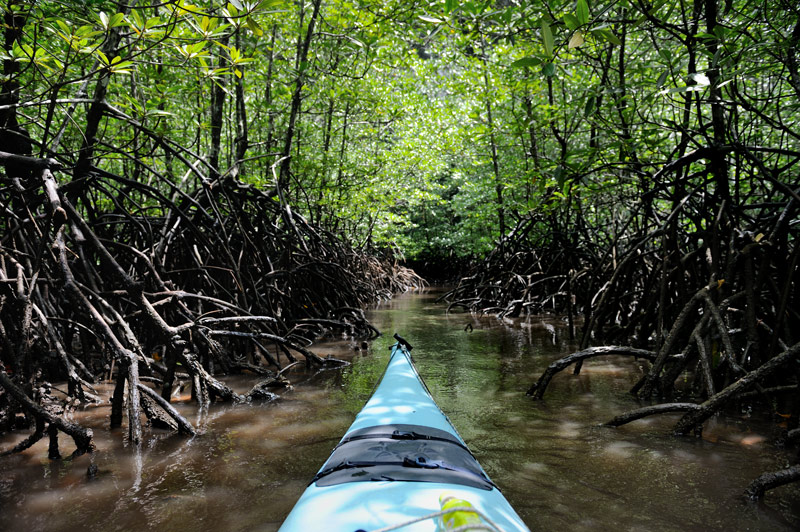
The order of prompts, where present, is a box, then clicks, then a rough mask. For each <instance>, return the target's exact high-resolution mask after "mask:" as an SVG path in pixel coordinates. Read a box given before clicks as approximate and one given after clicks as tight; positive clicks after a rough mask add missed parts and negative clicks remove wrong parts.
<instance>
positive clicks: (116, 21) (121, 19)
mask: <svg viewBox="0 0 800 532" xmlns="http://www.w3.org/2000/svg"><path fill="white" fill-rule="evenodd" d="M123 24H125V13H116V14H114V15H111V18H110V19H108V25H109V26H110V27H112V28H116V27H117V26H122V25H123Z"/></svg>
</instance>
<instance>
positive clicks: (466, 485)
mask: <svg viewBox="0 0 800 532" xmlns="http://www.w3.org/2000/svg"><path fill="white" fill-rule="evenodd" d="M395 338H396V339H397V340H398V342H397V343H396V344H395V345H394V346H393V347H392V355H391V358H390V359H389V364H388V366H387V368H386V372H385V373H384V375H383V377H382V379H381V382H380V384H379V385H378V387H377V388H376V389H375V392H374V393H373V394H372V397H371V398H370V400H369V401H367V404H366V405H365V406H364V408H363V409H362V410H361V412H360V413H359V414H358V416H356V419H355V421H354V422H353V424H352V425H351V426H350V428H349V429H348V430H347V432H346V433H345V435H344V437H343V438H342V440H341V441H340V442H339V444H338V445H337V446H336V447H335V448H334V449H333V452H332V453H331V456H330V458H328V460H327V461H326V462H325V464H324V465H323V466H322V468H321V469H320V470H319V472H318V473H317V475H316V476H315V477H314V479H313V480H312V481H311V484H310V485H309V486H308V488H306V490H305V492H303V495H302V496H301V497H300V500H298V501H297V504H296V505H295V506H294V508H293V509H292V511H291V513H289V516H288V517H287V518H286V520H285V521H284V523H283V525H282V526H281V528H280V531H279V532H294V531H303V532H309V531H331V532H334V531H337V532H338V531H341V532H375V531H379V530H380V531H388V530H400V531H402V532H423V531H426V532H434V531H437V532H440V531H444V530H453V529H458V530H494V531H502V532H516V531H527V530H528V527H527V526H525V523H523V522H522V520H521V519H520V518H519V516H518V515H517V514H516V512H515V511H514V509H513V508H511V505H510V504H509V503H508V501H507V500H506V498H505V497H504V496H503V494H502V493H500V491H499V490H498V489H497V486H495V485H494V484H493V483H492V481H491V480H489V477H488V476H487V475H486V472H485V471H484V470H483V468H481V466H480V465H479V464H478V462H477V460H476V459H475V457H474V456H473V455H472V453H471V452H470V451H469V449H468V448H467V445H466V443H464V441H463V440H462V439H461V437H460V436H459V435H458V433H457V432H456V429H455V428H454V427H453V425H452V424H451V423H450V420H449V419H448V418H447V416H445V415H444V413H443V412H442V411H441V410H440V409H439V407H438V406H437V405H436V403H435V402H434V400H433V398H432V397H431V395H430V393H429V392H428V389H427V387H426V386H425V384H424V382H423V381H422V379H421V378H420V376H419V374H418V373H417V369H416V368H415V367H414V363H413V361H412V360H411V354H410V350H411V346H410V345H408V343H407V342H406V341H405V340H403V339H402V338H400V337H399V336H397V335H395Z"/></svg>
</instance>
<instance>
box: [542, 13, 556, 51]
mask: <svg viewBox="0 0 800 532" xmlns="http://www.w3.org/2000/svg"><path fill="white" fill-rule="evenodd" d="M542 42H543V43H544V53H545V55H547V57H553V32H552V31H551V30H550V24H548V23H547V21H546V20H545V19H542Z"/></svg>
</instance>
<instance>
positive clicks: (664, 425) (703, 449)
mask: <svg viewBox="0 0 800 532" xmlns="http://www.w3.org/2000/svg"><path fill="white" fill-rule="evenodd" d="M436 295H438V294H426V295H423V296H419V295H405V296H401V297H399V298H397V299H396V300H395V301H392V302H388V303H384V304H383V305H382V306H381V308H379V309H378V310H376V311H373V312H372V313H371V319H372V320H373V322H374V323H375V325H376V326H377V327H378V328H379V329H381V330H382V331H383V332H384V333H385V334H384V336H383V337H382V338H380V339H378V340H376V341H375V342H373V343H372V345H371V347H370V348H369V349H368V350H366V351H362V350H361V349H360V343H357V342H350V341H346V340H338V341H331V342H326V343H325V344H321V345H319V346H317V347H316V351H317V352H318V353H319V354H321V355H323V356H327V355H332V356H335V357H337V358H345V359H349V360H350V359H351V360H353V361H354V364H353V365H352V366H350V367H347V368H343V369H339V370H335V371H325V372H321V373H319V374H312V373H305V370H304V369H302V368H298V370H297V371H294V372H291V373H289V375H288V377H289V379H290V380H291V381H292V382H293V384H294V390H293V391H291V392H283V394H282V395H283V397H282V399H281V400H279V401H278V402H276V403H272V404H254V405H239V406H231V405H212V406H211V407H210V408H209V409H208V410H207V411H201V410H198V409H197V408H196V406H194V405H193V404H191V403H188V402H187V403H179V404H177V405H176V406H177V407H178V408H179V410H180V411H181V413H182V414H184V415H185V416H187V418H189V419H190V420H191V421H192V422H193V423H196V424H197V425H198V426H199V427H201V428H202V431H203V432H202V434H200V435H198V436H197V437H195V438H192V439H187V438H183V437H178V436H174V435H171V434H169V433H166V432H162V431H152V430H150V429H148V430H147V431H146V438H145V441H144V443H143V444H142V446H141V450H140V451H138V452H136V451H134V450H133V449H132V448H131V447H129V446H128V445H127V443H126V441H125V437H124V430H114V431H109V430H108V428H107V425H108V416H109V414H110V409H109V407H108V405H104V406H100V407H93V408H88V409H86V410H83V411H80V412H77V413H76V414H75V419H76V421H79V422H80V423H83V424H85V425H87V426H90V427H92V428H93V429H94V431H95V437H96V441H97V447H98V451H97V452H96V453H94V455H93V456H82V457H79V458H76V459H74V460H68V459H65V460H58V461H54V462H50V461H49V460H47V442H46V441H42V442H40V443H38V444H37V445H36V446H34V447H33V448H32V449H29V450H28V451H26V452H24V453H22V454H19V455H16V456H11V457H7V458H3V459H0V529H1V530H9V531H11V530H13V531H16V530H46V531H71V530H85V531H95V530H96V531H116V530H120V531H121V530H158V531H173V530H174V531H201V530H203V531H206V530H214V531H246V530H247V531H249V530H258V531H261V530H263V531H274V530H277V528H278V527H279V526H280V523H281V522H282V520H283V518H284V517H285V516H286V514H288V512H289V510H290V509H291V508H292V506H293V505H294V503H295V502H296V500H297V498H298V497H299V496H300V494H301V493H302V491H303V489H305V486H306V484H307V483H308V481H309V480H310V479H311V478H312V477H313V475H314V474H315V473H316V471H317V469H318V468H319V467H320V466H321V465H322V463H323V462H324V461H325V459H326V458H327V457H328V455H329V453H330V451H331V449H332V448H333V446H334V445H335V444H336V443H337V442H338V440H339V439H340V438H341V436H342V434H343V433H344V432H345V430H346V429H347V427H348V426H349V425H350V423H352V421H353V419H354V417H355V415H356V414H357V413H358V411H359V410H360V409H361V407H362V406H363V405H364V402H365V401H366V400H367V399H368V398H369V396H370V394H371V392H372V390H373V388H374V387H375V385H376V383H377V381H378V379H379V378H380V376H381V374H382V372H383V369H384V367H385V364H386V362H387V360H388V357H389V345H390V344H391V341H392V340H391V335H392V333H394V332H399V333H400V334H402V335H403V336H404V337H406V338H407V339H408V340H409V341H410V342H411V343H412V344H413V345H414V346H415V349H414V351H413V352H412V354H413V356H414V358H415V360H416V362H417V366H418V369H419V371H420V374H421V375H422V376H423V378H424V379H425V380H426V383H427V384H428V387H429V388H430V390H431V393H432V394H433V396H434V398H435V399H436V400H437V402H438V403H439V405H440V406H441V407H442V409H443V410H444V411H445V412H446V413H447V414H448V415H449V416H450V418H451V420H452V422H453V424H454V425H455V427H456V428H457V429H458V431H459V433H460V434H461V436H462V438H464V440H465V441H466V442H467V444H468V445H469V446H470V448H471V449H472V450H473V452H474V453H475V455H476V456H477V458H478V460H479V461H480V463H481V465H483V467H484V469H485V470H486V471H487V473H488V474H489V476H490V477H491V478H492V480H494V481H495V483H497V484H498V485H499V486H500V487H501V489H502V490H503V492H504V493H505V495H506V497H507V498H508V499H509V500H510V502H511V503H512V505H513V506H514V507H515V508H516V509H517V511H518V512H519V513H520V515H521V516H522V518H523V519H524V520H525V521H526V522H527V524H528V525H529V526H530V527H531V529H532V530H570V531H573V530H576V531H593V530H631V531H633V530H636V531H638V530H642V531H672V530H720V531H725V532H729V531H731V530H765V531H766V530H770V531H772V530H793V529H796V528H797V527H800V502H799V501H800V496H799V495H800V489H798V488H797V487H786V488H780V489H778V490H775V491H774V492H770V493H769V494H768V496H767V502H766V503H765V504H760V505H754V504H749V503H746V502H744V500H743V499H742V491H743V490H744V487H745V486H746V485H747V484H748V483H749V482H750V481H751V480H752V479H754V478H755V477H756V476H758V475H759V474H760V473H762V472H764V471H771V470H775V469H779V468H781V467H783V465H784V464H786V463H788V460H789V456H788V455H786V454H785V452H784V451H782V450H780V449H777V448H776V447H775V446H774V444H773V443H772V441H773V440H774V438H775V436H776V435H777V430H776V427H775V426H774V425H773V424H772V423H770V422H769V421H767V420H759V419H755V418H741V419H740V418H724V417H723V418H717V419H714V420H711V421H710V422H709V423H708V424H707V426H706V429H705V431H704V434H703V437H702V438H694V437H692V438H676V437H673V436H671V435H670V434H671V428H672V426H673V425H674V423H675V421H676V420H677V419H678V418H679V416H678V415H668V416H660V417H652V418H646V419H642V420H639V421H636V422H634V423H631V424H629V425H626V426H624V427H620V428H618V429H611V428H608V427H604V426H602V423H604V422H605V421H608V420H609V419H611V418H613V417H614V416H615V415H617V414H619V413H621V412H624V411H626V410H630V409H633V408H637V407H639V406H642V405H641V404H639V403H638V402H637V401H636V400H635V399H634V398H633V397H632V396H630V395H629V394H628V393H627V392H628V389H629V388H630V387H631V386H632V385H633V384H634V383H635V382H636V380H637V379H638V378H639V376H640V375H641V372H642V370H643V365H642V364H643V362H641V361H635V360H631V359H627V358H624V357H606V358H602V359H597V360H589V361H587V362H586V363H585V364H584V366H583V370H582V372H581V374H580V375H578V376H575V375H572V373H571V371H569V370H567V371H564V372H562V373H560V374H559V375H557V376H556V377H555V378H554V379H553V381H552V383H551V384H550V387H549V388H548V390H547V393H546V394H545V396H544V400H542V401H539V402H534V401H532V400H531V399H530V398H528V397H526V396H525V391H526V390H527V389H528V387H529V386H530V385H531V383H532V382H534V381H535V380H536V379H537V378H538V376H539V375H540V374H541V372H542V371H544V369H545V368H546V367H547V365H548V364H549V363H550V362H552V361H553V360H554V359H556V358H558V357H560V356H563V355H564V354H567V353H569V352H571V350H573V349H574V348H575V346H574V345H571V344H570V343H569V341H568V340H567V334H566V328H565V325H564V324H563V323H562V322H560V321H558V320H552V319H542V318H535V319H529V320H522V321H518V322H516V323H515V324H514V325H513V326H508V325H506V324H503V323H502V322H500V321H498V320H496V319H494V318H491V317H486V318H478V317H474V316H471V315H468V314H463V313H451V314H449V315H447V314H445V313H444V311H443V307H442V306H440V305H436V304H434V299H435V297H436ZM467 323H469V324H471V325H472V327H473V331H472V332H466V331H465V330H464V328H465V326H466V324H467ZM257 380H258V379H257V378H249V377H248V378H246V377H235V378H229V379H228V382H229V384H231V385H232V386H234V387H235V388H236V389H237V390H238V391H246V390H247V389H249V387H250V386H252V384H253V383H254V382H256V381H257ZM101 391H102V393H104V394H106V395H109V394H110V393H111V388H110V387H105V388H102V390H101ZM26 435H27V434H13V435H7V436H4V437H3V438H0V449H7V448H9V447H11V446H13V445H14V444H15V443H17V442H19V441H21V440H22V439H23V438H24V437H25V436H26ZM70 443H71V442H69V441H68V439H67V438H64V437H63V436H62V438H61V447H62V453H64V454H67V453H68V452H69V450H71V449H70V445H69V444H70ZM91 464H94V465H96V466H97V468H98V473H97V476H96V478H95V479H94V480H91V481H90V480H88V479H87V478H86V470H87V468H88V467H89V466H90V465H91Z"/></svg>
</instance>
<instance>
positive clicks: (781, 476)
mask: <svg viewBox="0 0 800 532" xmlns="http://www.w3.org/2000/svg"><path fill="white" fill-rule="evenodd" d="M798 480H800V465H795V466H792V467H789V468H786V469H783V470H781V471H774V472H771V473H764V474H763V475H761V476H760V477H758V478H757V479H755V480H754V481H753V482H751V483H750V485H749V486H747V489H746V490H745V495H746V496H747V498H748V499H750V500H751V501H759V500H761V499H763V498H764V493H765V492H766V491H767V490H771V489H773V488H777V487H778V486H783V485H785V484H789V483H791V482H797V481H798Z"/></svg>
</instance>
